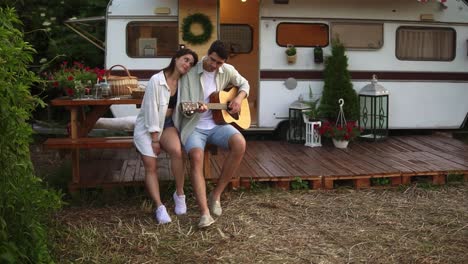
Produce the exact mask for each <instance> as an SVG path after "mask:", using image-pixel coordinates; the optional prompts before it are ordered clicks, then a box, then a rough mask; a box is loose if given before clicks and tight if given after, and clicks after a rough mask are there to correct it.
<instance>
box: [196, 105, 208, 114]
mask: <svg viewBox="0 0 468 264" xmlns="http://www.w3.org/2000/svg"><path fill="white" fill-rule="evenodd" d="M206 111H208V106H207V105H206V104H204V103H198V109H197V112H198V113H204V112H206Z"/></svg>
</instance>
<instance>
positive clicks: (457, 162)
mask: <svg viewBox="0 0 468 264" xmlns="http://www.w3.org/2000/svg"><path fill="white" fill-rule="evenodd" d="M225 157H226V152H224V151H222V150H220V151H218V154H217V155H213V156H212V159H211V166H212V168H211V171H212V177H211V178H209V179H208V180H211V181H216V179H217V177H218V175H219V173H220V170H221V167H222V164H223V162H224V159H225ZM82 160H86V161H84V162H82V163H81V164H83V165H82V168H81V171H82V174H83V175H84V176H83V178H82V179H83V182H82V185H81V186H82V187H87V186H88V187H91V186H103V187H105V186H114V185H134V184H142V183H143V181H144V168H143V165H142V162H141V158H140V156H139V154H137V152H136V151H135V150H134V149H133V150H130V151H129V150H116V149H112V150H90V151H88V152H86V154H85V155H84V156H83V157H82ZM187 164H188V162H187ZM188 172H189V169H188V168H187V173H188ZM455 173H457V174H463V175H464V178H465V180H468V144H465V143H463V142H462V141H459V140H456V139H453V138H451V137H449V136H447V135H445V134H434V135H418V136H392V137H389V138H388V139H387V140H384V141H381V142H363V141H358V142H352V143H350V144H349V146H348V148H347V149H336V148H334V147H333V146H332V144H331V143H330V144H329V145H327V144H325V145H324V146H322V147H315V148H310V147H306V146H303V145H300V144H291V143H288V142H285V141H248V142H247V152H246V154H245V157H244V160H243V162H242V163H241V166H240V169H239V171H238V176H239V179H237V180H234V181H233V182H232V186H233V187H237V186H243V187H246V188H249V187H250V186H251V184H252V182H272V184H273V185H274V186H276V187H279V188H285V189H287V188H289V185H290V183H291V182H292V181H296V180H297V177H299V178H301V179H302V180H304V181H308V182H310V187H311V188H325V189H331V188H333V186H334V183H335V182H336V181H341V180H348V181H350V182H352V183H353V184H354V187H356V188H365V187H369V186H370V185H371V180H370V179H372V178H388V179H389V180H390V182H391V185H399V184H408V183H410V182H411V181H412V179H413V177H415V176H423V177H425V178H428V179H429V180H431V181H432V183H434V184H444V183H445V181H446V176H447V175H448V174H455ZM159 174H160V177H161V178H162V179H163V180H164V179H172V176H171V174H170V166H169V162H168V160H167V157H163V158H161V159H160V160H159Z"/></svg>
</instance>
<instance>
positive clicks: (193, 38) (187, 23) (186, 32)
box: [182, 13, 213, 44]
mask: <svg viewBox="0 0 468 264" xmlns="http://www.w3.org/2000/svg"><path fill="white" fill-rule="evenodd" d="M194 23H195V24H200V25H201V26H202V29H203V33H202V34H199V35H195V34H193V33H192V31H191V27H192V25H193V24H194ZM212 32H213V24H211V20H210V18H209V17H208V16H207V15H205V14H202V13H194V14H192V15H189V16H187V17H186V18H184V20H183V22H182V39H183V40H184V41H187V42H188V43H191V44H203V43H205V42H207V41H208V40H209V39H210V37H211V33H212Z"/></svg>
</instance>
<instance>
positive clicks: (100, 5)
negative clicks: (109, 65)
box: [0, 0, 108, 72]
mask: <svg viewBox="0 0 468 264" xmlns="http://www.w3.org/2000/svg"><path fill="white" fill-rule="evenodd" d="M107 2H108V1H107V0H35V1H24V0H0V7H14V8H15V9H16V10H17V12H18V16H19V19H20V20H21V21H22V22H23V24H24V27H23V29H24V33H25V40H26V41H27V42H29V43H31V45H32V46H33V47H34V48H35V49H36V51H37V53H36V54H35V55H34V62H33V65H35V66H36V68H35V71H36V72H38V71H39V70H41V69H43V68H44V67H42V68H41V66H44V64H45V66H46V67H56V66H57V65H60V63H61V62H62V61H64V60H67V61H81V62H84V63H86V64H87V65H89V66H91V67H102V65H103V61H104V53H103V52H102V51H101V50H100V49H98V48H96V47H95V46H93V45H92V44H91V43H89V42H88V41H86V40H85V39H83V38H82V37H80V36H78V35H77V34H76V33H74V32H73V31H72V30H70V29H69V28H67V27H66V26H65V23H64V22H65V21H66V20H68V19H70V18H73V17H76V18H84V17H91V16H104V15H105V12H106V7H107ZM81 26H82V27H83V29H85V30H86V31H87V32H90V33H91V34H93V35H94V36H95V37H97V38H99V39H101V40H104V35H105V23H104V21H103V22H101V23H86V24H82V25H81ZM49 62H51V63H49Z"/></svg>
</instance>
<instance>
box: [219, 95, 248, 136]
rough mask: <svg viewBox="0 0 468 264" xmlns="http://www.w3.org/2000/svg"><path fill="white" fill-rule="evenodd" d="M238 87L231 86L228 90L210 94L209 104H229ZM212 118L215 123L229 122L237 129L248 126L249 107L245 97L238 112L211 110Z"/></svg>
mask: <svg viewBox="0 0 468 264" xmlns="http://www.w3.org/2000/svg"><path fill="white" fill-rule="evenodd" d="M237 92H238V89H237V88H236V87H233V88H231V89H230V90H229V91H219V92H214V93H212V94H211V95H210V104H229V103H230V102H231V101H232V100H233V99H234V98H235V97H236V96H237ZM212 112H213V119H214V121H215V122H216V124H231V125H233V126H235V127H236V128H238V129H248V128H249V127H250V123H251V119H250V108H249V103H248V101H247V98H246V99H244V100H242V103H241V109H240V111H239V113H237V114H235V115H231V114H230V113H229V112H228V111H227V110H212Z"/></svg>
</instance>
